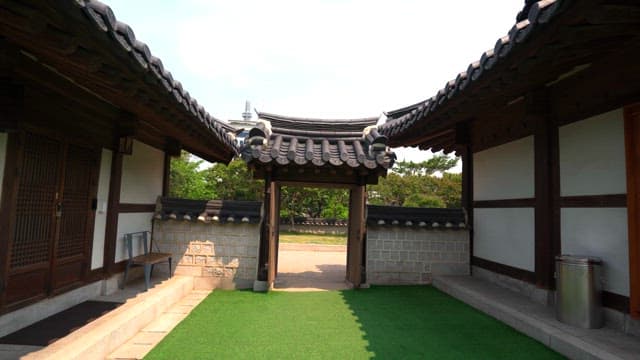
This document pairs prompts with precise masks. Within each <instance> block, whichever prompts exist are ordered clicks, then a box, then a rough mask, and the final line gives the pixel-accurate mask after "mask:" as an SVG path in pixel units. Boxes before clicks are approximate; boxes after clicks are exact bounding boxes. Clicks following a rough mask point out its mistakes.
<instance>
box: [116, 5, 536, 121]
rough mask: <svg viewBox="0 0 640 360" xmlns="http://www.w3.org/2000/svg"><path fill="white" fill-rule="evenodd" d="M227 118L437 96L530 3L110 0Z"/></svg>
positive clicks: (373, 111)
mask: <svg viewBox="0 0 640 360" xmlns="http://www.w3.org/2000/svg"><path fill="white" fill-rule="evenodd" d="M107 2H108V3H109V4H110V5H112V6H113V7H114V11H115V13H116V16H117V17H118V18H119V19H122V20H124V21H126V22H127V23H129V25H131V27H132V28H133V29H134V31H135V32H136V35H137V37H138V38H139V39H140V40H142V41H145V42H147V43H148V44H149V46H150V48H151V50H152V52H153V53H154V54H156V55H157V56H160V57H161V59H162V60H163V62H164V64H165V67H166V68H168V69H169V70H171V71H172V73H173V74H174V77H175V78H176V79H178V80H180V81H181V82H182V84H183V86H184V88H185V89H187V90H188V91H189V92H190V93H191V95H193V96H194V97H196V99H198V101H199V102H200V103H201V104H203V105H204V106H205V108H207V110H208V111H209V112H210V113H212V114H213V115H215V116H217V117H219V118H238V117H239V116H240V113H241V112H242V111H243V110H244V108H243V106H244V100H245V99H249V100H251V101H252V102H253V104H254V105H255V106H256V107H257V108H258V109H260V110H263V111H271V112H276V113H281V114H286V115H298V116H307V117H334V118H337V117H355V116H357V117H362V116H377V115H379V114H380V112H381V111H382V110H392V109H394V108H398V107H402V106H406V105H409V104H412V103H415V102H417V101H420V100H424V99H426V98H428V97H431V96H433V95H434V94H435V93H436V92H437V91H438V89H440V88H442V87H443V86H444V84H445V82H446V81H448V80H451V79H453V78H455V76H456V75H457V74H458V73H459V72H461V71H464V70H466V68H467V66H468V64H469V63H470V62H472V61H475V60H477V59H479V57H480V56H481V54H482V52H483V51H485V50H487V49H489V48H492V47H493V46H494V44H495V42H496V40H497V39H498V38H499V37H501V36H503V35H504V34H506V33H507V32H508V31H509V29H510V27H511V26H513V24H514V23H515V16H516V14H517V12H518V11H519V10H520V8H521V7H522V5H523V4H524V1H522V0H495V1H490V2H480V1H473V0H457V1H453V0H449V1H432V0H431V1H424V0H423V1H420V0H396V1H393V2H392V1H375V0H374V1H365V0H350V1H339V0H332V1H327V0H324V1H323V0H305V1H294V0H272V1H257V0H254V1H238V0H235V1H228V0H220V1H217V0H216V1H214V0H176V1H169V0H163V1H157V0H137V1H130V0H111V1H110V0H107Z"/></svg>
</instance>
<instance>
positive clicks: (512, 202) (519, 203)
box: [463, 165, 536, 209]
mask: <svg viewBox="0 0 640 360" xmlns="http://www.w3.org/2000/svg"><path fill="white" fill-rule="evenodd" d="M463 166H464V165H463ZM535 205H536V199H534V198H521V199H501V200H476V201H474V202H473V207H474V208H481V209H482V208H487V209H490V208H528V207H534V206H535Z"/></svg>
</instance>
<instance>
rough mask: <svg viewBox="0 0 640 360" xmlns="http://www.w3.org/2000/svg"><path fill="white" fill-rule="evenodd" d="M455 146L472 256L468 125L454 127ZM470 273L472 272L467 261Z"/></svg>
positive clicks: (469, 138) (470, 164) (471, 204)
mask: <svg viewBox="0 0 640 360" xmlns="http://www.w3.org/2000/svg"><path fill="white" fill-rule="evenodd" d="M456 146H457V148H458V151H459V154H460V157H461V158H462V199H461V202H462V208H463V209H464V212H465V216H466V221H467V228H468V229H469V256H470V257H472V256H473V209H474V202H473V150H472V147H471V136H470V134H469V123H459V124H457V125H456ZM469 267H470V268H471V269H470V272H469V273H471V270H472V266H471V261H469Z"/></svg>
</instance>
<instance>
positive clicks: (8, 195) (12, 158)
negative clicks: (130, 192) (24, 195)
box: [0, 124, 100, 313]
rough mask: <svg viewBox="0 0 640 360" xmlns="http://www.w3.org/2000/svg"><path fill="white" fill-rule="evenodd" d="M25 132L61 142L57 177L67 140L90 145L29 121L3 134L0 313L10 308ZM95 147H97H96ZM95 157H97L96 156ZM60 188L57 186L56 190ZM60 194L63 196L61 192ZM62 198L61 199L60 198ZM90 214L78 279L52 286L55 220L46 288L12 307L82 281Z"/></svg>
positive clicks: (90, 232) (90, 233)
mask: <svg viewBox="0 0 640 360" xmlns="http://www.w3.org/2000/svg"><path fill="white" fill-rule="evenodd" d="M28 133H33V134H36V135H39V136H44V137H48V138H50V139H52V140H55V141H57V142H59V143H60V145H61V154H60V155H61V160H60V164H59V169H58V174H57V176H58V177H59V178H60V177H61V176H62V173H61V172H62V171H64V170H63V169H64V167H65V166H66V153H67V149H68V147H69V145H70V144H73V145H76V146H79V147H85V148H89V149H90V148H92V146H91V145H89V144H88V143H87V142H83V141H76V140H75V139H71V138H68V137H65V136H64V135H63V134H60V133H58V132H56V131H55V130H50V129H41V128H38V127H33V126H30V125H29V124H22V125H21V129H20V130H18V131H14V132H9V133H8V136H7V150H6V153H5V169H4V170H5V171H4V178H3V181H2V190H1V191H2V200H1V202H0V254H2V256H0V313H3V312H6V311H11V310H12V309H13V308H14V306H10V304H7V303H6V292H5V291H4V290H5V288H6V286H7V280H8V277H9V273H10V271H9V266H10V259H11V239H12V237H13V235H14V232H15V218H16V206H17V203H16V202H17V194H18V186H19V177H20V174H19V172H20V169H19V167H20V166H21V164H22V162H23V157H24V142H25V137H26V136H28ZM96 151H97V150H96ZM97 160H99V158H98V159H97ZM99 169H100V167H99V161H98V163H97V164H96V167H95V168H94V169H92V172H93V173H92V174H91V176H92V181H94V182H95V183H94V184H92V185H91V187H90V191H91V194H89V197H90V198H95V197H96V195H97V190H98V184H97V180H98V178H99ZM59 181H60V183H59V184H58V188H59V189H62V188H63V187H64V179H60V180H59ZM60 191H61V190H60ZM61 196H63V195H62V194H61ZM60 200H62V199H60ZM93 216H94V218H93V219H91V220H90V221H89V224H87V229H86V230H85V234H84V235H85V237H86V243H85V244H84V249H83V255H84V256H85V257H86V269H85V270H86V271H84V272H83V273H82V274H80V282H79V283H78V282H76V283H75V284H72V285H68V286H67V285H65V286H62V287H60V288H57V289H54V288H53V271H51V270H52V269H53V268H54V266H55V263H56V258H55V254H56V244H57V242H58V240H59V236H60V234H59V232H60V226H61V224H59V221H58V220H56V221H55V222H54V224H53V226H54V231H53V236H54V237H55V239H52V240H51V241H52V242H53V243H52V244H51V246H50V248H49V270H48V272H47V279H46V283H47V289H46V294H45V295H43V296H39V297H34V298H30V299H28V300H25V301H24V302H19V303H17V304H16V305H15V308H18V307H21V306H24V305H27V304H29V303H33V302H35V301H39V300H40V299H43V298H46V297H49V296H53V295H56V294H59V293H62V292H66V291H68V290H71V289H72V288H75V287H77V286H78V285H82V284H84V283H85V282H86V280H87V279H88V275H89V273H90V269H91V257H92V252H93V251H92V250H93V242H92V240H93V231H94V229H93V224H94V220H95V213H93Z"/></svg>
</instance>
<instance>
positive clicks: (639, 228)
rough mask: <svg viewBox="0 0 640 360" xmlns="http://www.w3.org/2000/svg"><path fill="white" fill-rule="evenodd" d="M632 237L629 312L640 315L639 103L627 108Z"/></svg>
mask: <svg viewBox="0 0 640 360" xmlns="http://www.w3.org/2000/svg"><path fill="white" fill-rule="evenodd" d="M624 140H625V141H624V143H625V158H626V167H627V226H628V239H629V313H630V314H631V316H632V317H634V318H636V319H639V318H640V104H636V105H634V106H627V107H625V108H624Z"/></svg>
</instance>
